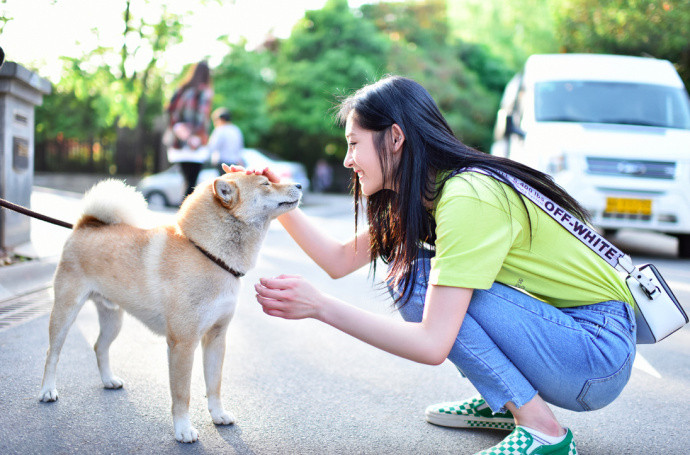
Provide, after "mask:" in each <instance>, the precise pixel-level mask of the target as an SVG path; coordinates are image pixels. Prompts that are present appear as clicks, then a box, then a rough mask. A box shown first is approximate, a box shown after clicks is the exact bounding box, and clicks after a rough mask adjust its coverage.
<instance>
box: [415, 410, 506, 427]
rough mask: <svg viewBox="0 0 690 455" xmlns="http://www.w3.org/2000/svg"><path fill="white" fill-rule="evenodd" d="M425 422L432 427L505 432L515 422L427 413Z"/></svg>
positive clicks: (494, 418) (495, 418) (496, 418)
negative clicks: (432, 425) (484, 429)
mask: <svg viewBox="0 0 690 455" xmlns="http://www.w3.org/2000/svg"><path fill="white" fill-rule="evenodd" d="M426 421H427V422H429V423H433V424H434V425H439V426H442V427H450V428H490V429H494V430H507V431H513V430H514V429H515V420H513V419H507V418H504V417H493V418H488V417H475V416H467V415H459V414H445V413H443V414H442V413H437V412H429V411H427V412H426Z"/></svg>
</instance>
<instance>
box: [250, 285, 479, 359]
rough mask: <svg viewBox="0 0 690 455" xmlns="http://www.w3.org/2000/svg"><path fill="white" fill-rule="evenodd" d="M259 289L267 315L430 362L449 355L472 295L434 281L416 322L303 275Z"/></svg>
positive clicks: (462, 289) (258, 298)
mask: <svg viewBox="0 0 690 455" xmlns="http://www.w3.org/2000/svg"><path fill="white" fill-rule="evenodd" d="M254 289H255V290H256V298H257V301H258V302H259V303H260V304H261V306H262V307H263V310H264V312H265V313H266V314H268V315H271V316H276V317H281V318H285V319H303V318H314V319H317V320H320V321H322V322H325V323H326V324H329V325H331V326H333V327H335V328H336V329H338V330H341V331H343V332H345V333H347V334H349V335H352V336H353V337H355V338H358V339H360V340H362V341H364V342H365V343H368V344H370V345H372V346H375V347H377V348H379V349H382V350H384V351H386V352H390V353H391V354H395V355H398V356H400V357H404V358H406V359H410V360H414V361H415V362H420V363H426V364H431V365H436V364H439V363H441V362H443V360H444V359H445V358H446V357H447V356H448V353H449V352H450V350H451V348H452V347H453V344H454V343H455V338H456V337H457V335H458V331H459V330H460V326H461V324H462V320H463V319H464V317H465V312H466V311H467V307H468V306H469V302H470V299H471V297H472V290H471V289H464V288H455V287H446V286H435V285H431V286H429V290H428V291H427V295H426V305H425V307H424V315H423V316H422V321H421V322H419V323H411V322H404V321H400V320H395V319H391V318H389V317H386V316H383V315H378V314H375V313H370V312H368V311H364V310H362V309H359V308H357V307H354V306H352V305H349V304H347V303H345V302H343V301H342V300H339V299H336V298H335V297H331V296H328V295H326V294H324V293H322V292H321V291H319V290H318V289H317V288H315V287H314V286H313V285H312V284H311V283H309V282H308V281H306V280H304V278H302V277H299V276H291V275H281V276H278V277H275V278H262V279H261V280H260V281H259V283H257V284H256V285H255V286H254Z"/></svg>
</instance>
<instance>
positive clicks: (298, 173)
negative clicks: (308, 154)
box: [137, 148, 309, 208]
mask: <svg viewBox="0 0 690 455" xmlns="http://www.w3.org/2000/svg"><path fill="white" fill-rule="evenodd" d="M242 158H244V162H245V163H246V164H247V168H249V169H264V168H266V167H268V168H270V169H271V170H272V171H273V172H275V173H276V174H277V175H278V177H280V179H281V180H288V181H292V182H296V183H299V184H300V185H302V191H305V192H306V191H308V190H309V178H308V177H307V171H306V169H305V167H304V165H303V164H301V163H297V162H294V161H281V160H278V159H276V158H274V157H270V156H268V154H266V153H265V152H260V151H258V150H256V149H249V148H247V149H244V150H242ZM218 175H219V174H218V170H217V169H216V167H215V166H212V165H211V164H210V163H209V164H204V165H203V166H202V168H201V172H199V177H198V178H197V184H199V183H201V182H205V181H208V180H211V179H214V178H216V177H218ZM184 188H185V183H184V177H183V176H182V170H181V169H180V166H179V165H178V164H173V165H172V166H170V167H169V168H168V169H166V170H165V171H163V172H159V173H158V174H153V175H150V176H148V177H145V178H143V179H142V180H141V181H140V182H139V184H138V185H137V190H139V191H140V192H141V193H142V194H143V195H144V197H145V198H146V200H147V201H148V203H149V207H151V208H163V207H168V206H178V205H180V203H181V202H182V199H183V196H184Z"/></svg>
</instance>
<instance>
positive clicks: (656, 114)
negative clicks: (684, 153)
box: [534, 81, 690, 129]
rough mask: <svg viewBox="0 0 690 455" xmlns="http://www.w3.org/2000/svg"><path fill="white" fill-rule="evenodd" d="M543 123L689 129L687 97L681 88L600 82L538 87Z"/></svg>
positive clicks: (536, 95) (537, 102)
mask: <svg viewBox="0 0 690 455" xmlns="http://www.w3.org/2000/svg"><path fill="white" fill-rule="evenodd" d="M534 102H535V117H536V120H537V121H540V122H578V123H615V124H626V125H645V126H656V127H662V128H680V129H690V107H689V106H688V96H687V94H686V93H685V91H684V90H682V89H680V88H674V87H668V86H663V85H652V84H635V83H622V82H599V81H549V82H538V83H536V84H535V93H534Z"/></svg>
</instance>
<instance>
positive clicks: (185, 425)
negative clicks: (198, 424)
mask: <svg viewBox="0 0 690 455" xmlns="http://www.w3.org/2000/svg"><path fill="white" fill-rule="evenodd" d="M175 439H177V440H178V441H180V442H196V441H197V440H198V439H199V432H198V431H196V428H194V427H193V426H192V424H191V423H189V420H183V421H181V422H177V423H175Z"/></svg>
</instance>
